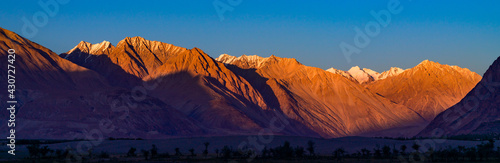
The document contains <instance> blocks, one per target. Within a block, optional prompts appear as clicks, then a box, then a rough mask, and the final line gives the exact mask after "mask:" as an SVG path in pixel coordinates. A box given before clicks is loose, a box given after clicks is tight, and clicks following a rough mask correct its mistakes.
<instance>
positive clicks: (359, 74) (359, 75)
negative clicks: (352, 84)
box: [347, 66, 374, 83]
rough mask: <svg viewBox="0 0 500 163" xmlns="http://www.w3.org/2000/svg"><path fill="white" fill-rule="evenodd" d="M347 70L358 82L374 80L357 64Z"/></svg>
mask: <svg viewBox="0 0 500 163" xmlns="http://www.w3.org/2000/svg"><path fill="white" fill-rule="evenodd" d="M347 72H349V74H351V76H352V77H354V78H355V79H356V80H357V81H358V82H359V83H366V82H370V81H374V78H373V77H372V76H371V75H370V74H368V73H367V72H365V71H363V70H362V69H361V68H359V67H358V66H354V67H352V68H351V69H349V71H347Z"/></svg>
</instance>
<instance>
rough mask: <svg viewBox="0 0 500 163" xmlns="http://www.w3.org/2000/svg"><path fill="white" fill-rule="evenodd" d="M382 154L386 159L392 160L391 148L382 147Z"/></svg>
mask: <svg viewBox="0 0 500 163" xmlns="http://www.w3.org/2000/svg"><path fill="white" fill-rule="evenodd" d="M382 153H383V155H384V158H390V157H391V147H389V146H387V145H384V147H382Z"/></svg>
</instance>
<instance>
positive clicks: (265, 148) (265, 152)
mask: <svg viewBox="0 0 500 163" xmlns="http://www.w3.org/2000/svg"><path fill="white" fill-rule="evenodd" d="M262 157H263V158H267V157H269V150H268V149H267V146H265V147H264V149H263V150H262Z"/></svg>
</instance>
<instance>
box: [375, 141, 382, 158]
mask: <svg viewBox="0 0 500 163" xmlns="http://www.w3.org/2000/svg"><path fill="white" fill-rule="evenodd" d="M373 155H374V156H375V158H382V150H381V149H380V145H378V144H377V145H376V146H375V148H374V149H373Z"/></svg>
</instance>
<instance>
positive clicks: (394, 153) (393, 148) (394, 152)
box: [392, 144, 399, 156]
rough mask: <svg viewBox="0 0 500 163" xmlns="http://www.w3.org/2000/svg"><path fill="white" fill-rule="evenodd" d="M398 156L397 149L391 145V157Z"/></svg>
mask: <svg viewBox="0 0 500 163" xmlns="http://www.w3.org/2000/svg"><path fill="white" fill-rule="evenodd" d="M398 154H399V151H398V149H397V148H396V145H394V144H393V145H392V155H393V156H398Z"/></svg>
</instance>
